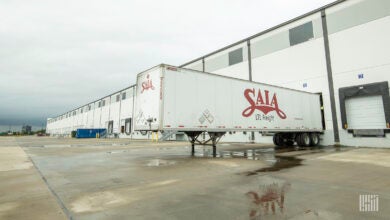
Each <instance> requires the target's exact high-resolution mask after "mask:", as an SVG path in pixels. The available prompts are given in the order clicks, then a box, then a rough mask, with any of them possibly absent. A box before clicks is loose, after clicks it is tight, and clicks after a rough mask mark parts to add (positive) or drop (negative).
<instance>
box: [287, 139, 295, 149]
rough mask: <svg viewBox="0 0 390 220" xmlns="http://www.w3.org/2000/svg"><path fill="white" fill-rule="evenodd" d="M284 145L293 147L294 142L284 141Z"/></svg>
mask: <svg viewBox="0 0 390 220" xmlns="http://www.w3.org/2000/svg"><path fill="white" fill-rule="evenodd" d="M286 145H287V146H289V147H291V146H294V141H293V140H287V141H286Z"/></svg>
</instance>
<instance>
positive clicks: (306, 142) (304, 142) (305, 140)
mask: <svg viewBox="0 0 390 220" xmlns="http://www.w3.org/2000/svg"><path fill="white" fill-rule="evenodd" d="M297 143H298V145H299V146H300V147H308V146H310V135H309V134H308V133H301V134H299V136H298V137H297Z"/></svg>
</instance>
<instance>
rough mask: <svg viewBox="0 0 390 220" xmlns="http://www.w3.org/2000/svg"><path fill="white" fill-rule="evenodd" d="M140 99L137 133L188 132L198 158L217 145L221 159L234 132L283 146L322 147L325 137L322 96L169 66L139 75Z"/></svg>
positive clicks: (137, 112)
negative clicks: (262, 135)
mask: <svg viewBox="0 0 390 220" xmlns="http://www.w3.org/2000/svg"><path fill="white" fill-rule="evenodd" d="M136 97H137V98H136V105H135V106H136V107H135V124H134V126H135V127H134V128H135V130H137V131H160V132H169V131H178V132H179V131H180V132H185V133H186V134H187V136H188V137H189V140H190V142H191V145H192V154H194V150H195V149H194V147H195V143H199V144H206V143H209V142H211V144H212V146H213V155H214V156H215V155H216V145H217V143H218V141H219V140H220V138H221V137H222V136H223V135H224V134H225V133H226V132H229V131H261V132H266V133H270V134H273V141H274V144H275V145H277V146H292V145H293V144H294V143H297V144H298V145H299V146H310V145H311V146H314V145H318V144H319V141H320V138H319V134H320V133H321V132H323V129H322V121H321V106H320V96H319V95H318V94H313V93H308V92H303V91H298V90H293V89H288V88H282V87H278V86H272V85H268V84H264V83H257V82H251V81H247V80H241V79H236V78H231V77H225V76H220V75H216V74H211V73H206V72H201V71H196V70H190V69H184V68H178V67H175V66H170V65H165V64H161V65H158V66H156V67H153V68H151V69H149V70H147V71H144V72H142V73H140V74H138V75H137V91H136ZM204 132H205V133H207V134H208V135H209V139H208V140H206V141H201V140H200V138H199V136H200V135H201V134H202V133H204Z"/></svg>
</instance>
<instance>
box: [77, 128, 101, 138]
mask: <svg viewBox="0 0 390 220" xmlns="http://www.w3.org/2000/svg"><path fill="white" fill-rule="evenodd" d="M106 133H107V129H105V128H78V129H77V131H76V138H100V137H103V136H105V135H106Z"/></svg>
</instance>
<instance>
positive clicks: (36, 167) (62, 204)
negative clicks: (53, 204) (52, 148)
mask: <svg viewBox="0 0 390 220" xmlns="http://www.w3.org/2000/svg"><path fill="white" fill-rule="evenodd" d="M22 150H23V148H22ZM23 151H24V150H23ZM26 155H27V156H28V158H29V159H30V161H31V162H32V164H33V165H34V167H35V169H37V170H38V173H39V175H40V176H41V178H42V179H43V181H44V182H45V184H46V186H47V188H48V189H49V191H50V192H51V194H53V196H54V197H55V198H56V200H57V203H58V205H60V207H61V209H62V211H63V212H64V213H65V215H66V217H67V218H68V219H69V220H73V217H72V215H71V213H70V212H69V210H68V208H66V206H65V204H64V202H62V200H61V199H60V197H59V196H58V195H57V193H56V192H55V191H54V190H53V188H51V186H50V184H49V182H48V181H47V179H46V178H45V177H44V176H43V174H42V172H41V170H40V169H39V168H38V166H37V165H36V164H35V162H34V160H33V159H32V158H31V157H30V155H28V154H27V153H26Z"/></svg>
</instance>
